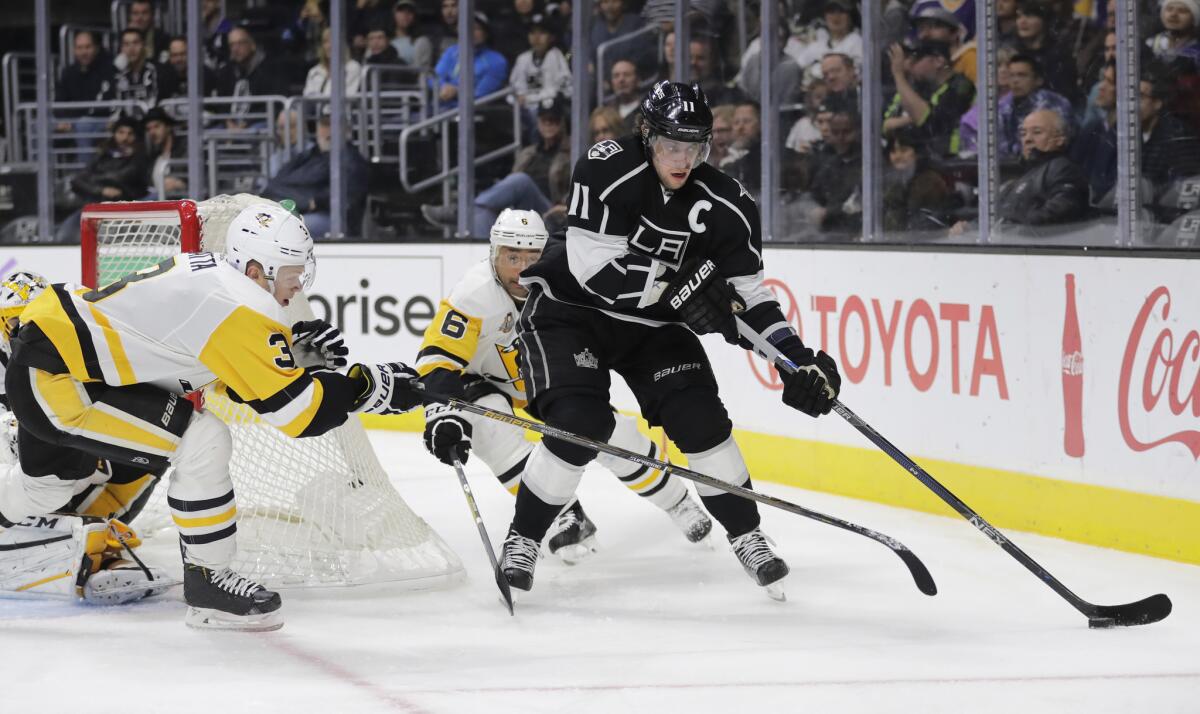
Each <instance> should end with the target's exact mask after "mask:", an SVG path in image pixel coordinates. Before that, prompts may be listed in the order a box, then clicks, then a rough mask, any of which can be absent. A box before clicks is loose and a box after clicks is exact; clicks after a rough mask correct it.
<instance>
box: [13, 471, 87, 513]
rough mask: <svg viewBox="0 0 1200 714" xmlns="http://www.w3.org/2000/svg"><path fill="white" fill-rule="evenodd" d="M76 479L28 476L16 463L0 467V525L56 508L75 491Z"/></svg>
mask: <svg viewBox="0 0 1200 714" xmlns="http://www.w3.org/2000/svg"><path fill="white" fill-rule="evenodd" d="M76 483H77V482H76V481H63V480H61V479H59V478H57V477H55V476H29V475H27V474H26V473H25V472H24V471H22V470H21V465H20V464H11V465H9V466H7V467H0V526H9V525H12V524H14V523H17V522H19V521H21V520H23V519H24V518H25V517H27V516H32V515H34V514H35V513H50V512H51V511H57V510H58V509H60V508H62V507H63V506H64V505H66V504H67V502H68V501H70V500H71V497H72V496H74V495H75V488H76Z"/></svg>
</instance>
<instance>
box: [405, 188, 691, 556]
mask: <svg viewBox="0 0 1200 714" xmlns="http://www.w3.org/2000/svg"><path fill="white" fill-rule="evenodd" d="M548 237H549V236H548V234H547V232H546V227H545V225H544V224H543V223H542V218H541V216H539V215H538V214H537V213H536V212H535V211H523V210H516V209H511V208H508V209H505V210H504V211H502V212H501V213H500V215H499V216H498V217H497V218H496V221H495V223H494V224H493V225H492V228H491V231H490V241H491V250H490V254H489V258H488V260H487V262H480V263H478V264H477V265H475V266H474V267H472V268H471V269H470V270H468V271H467V273H466V275H464V276H463V278H462V280H460V281H459V282H458V284H457V285H455V286H454V288H453V289H452V290H451V291H450V294H449V295H448V296H447V297H446V298H445V299H444V300H442V303H441V305H440V307H439V310H438V313H437V315H436V316H435V317H434V319H433V322H431V323H430V325H429V327H428V328H427V329H426V330H425V337H424V341H423V342H422V344H421V350H420V352H419V353H418V356H417V363H416V365H415V366H416V369H417V372H418V373H420V374H421V376H422V380H421V381H422V382H423V383H424V384H425V385H426V386H427V387H428V388H429V389H431V390H434V391H437V392H440V393H442V394H447V395H450V396H454V397H458V398H460V399H465V400H468V401H472V402H475V403H477V404H480V405H482V406H485V407H487V408H489V409H493V410H496V411H501V412H508V413H510V414H511V413H512V410H513V408H514V407H523V406H525V401H526V397H525V383H524V381H523V380H522V379H521V377H520V373H519V370H518V363H519V362H518V360H519V345H518V343H517V329H516V327H517V325H516V322H517V316H518V315H519V314H520V311H521V307H522V306H523V305H524V303H525V298H526V296H527V295H528V291H527V290H526V288H524V287H523V286H522V285H521V284H520V283H519V282H518V278H519V276H520V274H521V271H522V270H524V269H525V268H527V267H529V266H530V265H532V264H533V263H534V261H536V260H537V259H538V257H539V256H540V255H541V252H542V248H543V247H544V246H545V244H546V240H547V238H548ZM613 417H614V420H615V427H614V429H613V433H612V436H611V437H609V439H608V441H609V443H611V444H613V445H615V446H619V447H621V448H624V449H628V450H631V451H635V452H637V453H640V454H646V455H648V456H650V457H651V458H659V450H658V447H657V446H656V445H655V444H654V443H653V442H652V441H651V440H650V439H648V438H647V437H646V436H645V435H643V434H642V433H641V432H639V431H638V428H637V422H636V421H635V420H634V419H632V418H630V417H627V416H624V415H622V414H619V413H615V412H614V414H613ZM425 446H426V448H427V449H429V451H430V453H432V454H433V455H434V456H436V457H437V458H438V459H440V460H442V461H443V462H445V463H447V464H449V463H451V462H452V457H453V456H457V457H458V458H459V460H460V461H462V462H466V460H467V457H468V454H469V453H470V452H471V451H473V452H474V453H476V454H478V455H479V457H480V458H481V459H483V461H484V463H486V464H487V465H488V468H490V469H491V470H492V473H494V474H495V475H496V477H497V478H498V479H499V480H500V483H501V484H502V485H503V486H504V487H505V488H506V489H508V490H509V491H510V492H512V493H513V494H514V495H515V494H516V493H517V489H518V487H519V486H520V476H521V472H522V471H523V470H524V469H525V466H526V462H527V460H528V458H529V455H530V453H531V452H532V451H533V444H531V443H530V442H529V441H527V440H526V439H525V436H524V432H523V431H522V430H520V429H515V428H513V427H511V426H509V425H507V424H502V423H500V422H497V421H495V420H492V419H486V418H482V417H478V416H475V415H473V414H462V413H460V412H458V411H457V410H454V409H452V408H451V407H448V406H446V405H443V404H439V403H432V404H429V405H428V406H426V408H425ZM597 460H598V462H599V463H600V464H601V465H602V466H604V467H605V468H606V469H608V470H609V471H611V472H612V473H613V474H615V475H616V476H617V478H618V479H620V481H621V482H622V483H623V484H624V485H625V486H627V487H628V488H629V489H630V490H631V491H633V492H634V493H637V494H638V495H640V496H642V497H644V498H645V499H646V500H648V501H650V502H651V503H653V504H654V505H655V506H658V507H659V508H661V509H662V510H663V511H665V512H666V513H667V514H668V515H669V516H670V517H671V520H672V521H673V522H674V523H675V525H676V526H677V527H678V528H679V529H680V530H681V531H682V532H683V534H684V536H686V537H687V539H688V540H689V541H691V542H699V541H701V540H703V539H704V538H705V537H706V536H707V535H708V533H709V531H710V530H712V520H711V519H710V518H709V517H708V516H707V514H705V513H704V511H703V510H701V509H700V507H699V506H698V505H697V504H696V502H695V501H694V500H693V499H692V498H691V497H690V496H689V495H688V492H687V488H686V487H685V486H684V484H683V482H682V481H681V480H680V479H679V478H678V477H675V476H672V475H670V474H664V473H662V472H661V471H659V470H657V469H649V468H646V467H644V466H639V465H637V464H632V463H630V462H628V461H625V460H623V459H617V458H615V457H612V456H608V455H605V454H600V455H599V456H598V458H597ZM595 532H596V526H595V524H594V523H592V521H591V519H590V518H589V517H588V516H587V514H586V513H585V512H584V510H583V506H582V505H580V503H579V501H578V500H577V499H576V500H573V501H572V502H571V503H570V504H568V505H567V507H566V508H564V509H563V510H562V512H561V513H560V514H559V515H558V517H557V518H556V519H555V521H554V523H553V525H552V526H551V527H550V530H549V532H548V534H547V546H548V548H549V550H550V552H551V553H555V554H557V555H558V556H559V557H561V558H562V559H563V560H564V561H566V562H568V563H574V562H576V561H578V560H579V559H580V558H581V557H583V556H585V555H586V554H587V553H589V552H590V551H591V545H592V538H593V536H594V534H595Z"/></svg>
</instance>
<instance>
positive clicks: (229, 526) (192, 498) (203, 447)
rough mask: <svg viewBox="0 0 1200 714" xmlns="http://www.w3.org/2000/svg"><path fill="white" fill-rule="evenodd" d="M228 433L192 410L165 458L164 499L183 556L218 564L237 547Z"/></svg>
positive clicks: (215, 566) (199, 562) (220, 424)
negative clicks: (168, 464)
mask: <svg viewBox="0 0 1200 714" xmlns="http://www.w3.org/2000/svg"><path fill="white" fill-rule="evenodd" d="M232 454H233V439H232V438H231V437H230V435H229V428H228V427H227V426H225V423H224V422H222V421H221V420H220V419H218V418H217V417H216V416H214V415H213V414H212V413H210V412H197V413H195V414H194V415H193V416H192V421H191V423H190V424H189V425H188V428H187V430H186V431H185V432H184V433H183V439H181V440H180V442H179V448H178V449H176V450H175V453H174V455H173V456H172V458H171V461H172V463H173V464H174V465H175V471H174V472H173V473H172V474H171V477H170V483H169V484H168V486H167V504H168V505H169V506H170V507H171V517H172V519H173V520H174V521H175V525H176V526H177V527H178V528H179V540H180V543H181V544H182V548H183V559H184V562H187V563H192V564H195V565H202V566H204V567H206V568H211V569H215V570H220V569H223V568H225V567H227V566H228V565H229V562H230V561H231V560H232V559H233V554H234V551H235V550H236V548H237V543H236V538H235V536H236V534H237V506H236V504H235V503H234V495H233V480H232V479H231V478H230V476H229V459H230V457H231V456H232Z"/></svg>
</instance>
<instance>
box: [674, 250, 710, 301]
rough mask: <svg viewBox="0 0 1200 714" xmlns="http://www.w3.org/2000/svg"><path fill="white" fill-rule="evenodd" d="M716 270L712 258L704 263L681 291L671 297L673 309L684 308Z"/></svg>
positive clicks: (681, 287) (682, 286) (680, 288)
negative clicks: (693, 294)
mask: <svg viewBox="0 0 1200 714" xmlns="http://www.w3.org/2000/svg"><path fill="white" fill-rule="evenodd" d="M716 269H717V266H716V265H715V264H714V263H713V262H712V259H711V258H710V259H708V260H706V261H704V264H703V265H701V266H700V267H699V268H698V269H697V270H696V272H695V273H694V274H693V276H692V277H691V278H689V279H688V281H687V282H686V283H684V284H683V285H681V286H679V291H678V292H676V293H675V294H674V295H672V296H671V307H673V308H675V309H676V310H678V309H679V308H681V307H683V304H684V303H685V302H687V301H688V298H690V297H691V296H692V293H693V292H695V291H696V290H697V289H698V288H699V287H700V286H701V285H702V284H703V283H704V281H705V280H706V279H707V278H708V276H710V275H712V274H713V271H715V270H716Z"/></svg>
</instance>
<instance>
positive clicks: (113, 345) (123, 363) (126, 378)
mask: <svg viewBox="0 0 1200 714" xmlns="http://www.w3.org/2000/svg"><path fill="white" fill-rule="evenodd" d="M88 310H89V311H91V313H92V319H94V320H95V321H96V324H97V325H99V326H100V327H101V328H103V330H104V342H105V344H107V345H108V351H109V352H110V353H111V354H112V358H113V363H114V364H115V365H116V366H117V376H118V377H120V379H121V384H122V385H126V384H137V377H136V376H134V374H133V365H132V364H130V363H129V355H127V354H125V345H123V344H121V337H120V335H118V334H117V331H116V330H114V329H113V328H112V323H110V322H109V321H108V316H107V315H105V314H104V313H102V312H100V311H99V310H97V309H96V306H95V305H90V304H89V305H88Z"/></svg>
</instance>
